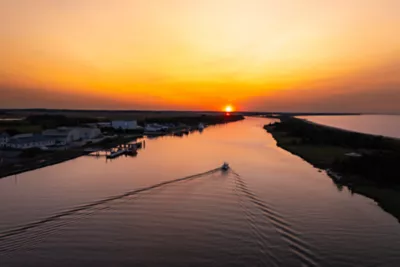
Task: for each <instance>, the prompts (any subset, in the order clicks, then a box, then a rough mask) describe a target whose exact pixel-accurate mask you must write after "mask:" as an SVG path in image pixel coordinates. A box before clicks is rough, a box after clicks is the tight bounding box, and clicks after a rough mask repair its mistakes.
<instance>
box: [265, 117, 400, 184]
mask: <svg viewBox="0 0 400 267" xmlns="http://www.w3.org/2000/svg"><path fill="white" fill-rule="evenodd" d="M268 127H274V131H277V132H284V133H286V134H287V135H288V136H290V137H294V138H296V140H299V139H300V140H301V141H300V142H297V141H292V143H291V144H292V145H298V144H306V145H315V146H324V145H327V146H339V147H345V148H351V149H354V150H357V151H362V156H361V157H340V158H337V159H335V160H334V162H333V164H332V166H331V167H332V169H333V170H335V171H337V172H340V173H345V174H351V175H358V176H361V177H363V178H366V179H368V180H371V181H374V182H376V183H379V184H381V185H399V184H400V175H399V166H398V165H399V164H400V141H398V140H394V139H390V138H384V137H382V136H374V135H368V134H362V133H355V132H350V131H345V130H340V129H335V128H330V127H325V126H322V125H317V124H313V123H309V122H306V121H304V120H300V119H296V118H293V117H281V122H277V123H274V124H272V125H268V126H266V127H265V128H268ZM322 149H323V148H322Z"/></svg>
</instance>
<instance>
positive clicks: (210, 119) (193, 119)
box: [141, 114, 244, 126]
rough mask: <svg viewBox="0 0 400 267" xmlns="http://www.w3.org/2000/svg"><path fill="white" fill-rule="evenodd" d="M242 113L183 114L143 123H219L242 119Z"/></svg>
mask: <svg viewBox="0 0 400 267" xmlns="http://www.w3.org/2000/svg"><path fill="white" fill-rule="evenodd" d="M242 119H244V117H243V116H242V115H232V114H231V115H205V114H203V115H199V116H182V117H163V118H148V119H146V120H145V121H143V122H141V124H145V123H173V124H178V123H183V124H186V125H189V126H197V125H198V124H199V123H205V124H208V125H212V124H219V123H225V122H232V121H238V120H242Z"/></svg>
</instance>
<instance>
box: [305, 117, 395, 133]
mask: <svg viewBox="0 0 400 267" xmlns="http://www.w3.org/2000/svg"><path fill="white" fill-rule="evenodd" d="M301 118H303V119H307V120H310V121H312V122H315V123H319V124H324V125H328V126H332V127H336V128H341V129H345V130H349V131H354V132H360V133H367V134H374V135H382V136H388V137H395V138H400V115H359V116H303V117H301Z"/></svg>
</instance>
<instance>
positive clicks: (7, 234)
mask: <svg viewBox="0 0 400 267" xmlns="http://www.w3.org/2000/svg"><path fill="white" fill-rule="evenodd" d="M218 171H221V168H220V167H219V168H215V169H212V170H209V171H206V172H202V173H198V174H194V175H190V176H186V177H183V178H178V179H174V180H169V181H165V182H161V183H158V184H154V185H151V186H148V187H143V188H139V189H135V190H132V191H128V192H126V193H123V194H120V195H116V196H112V197H108V198H105V199H101V200H98V201H95V202H92V203H89V204H85V205H81V206H77V207H75V208H72V209H69V210H66V211H63V212H60V213H57V214H55V215H53V216H50V217H47V218H44V219H41V220H38V221H35V222H31V223H28V224H25V225H21V226H18V227H16V228H14V229H11V230H7V231H4V232H1V233H0V253H7V252H12V251H15V250H17V249H20V248H21V247H22V246H24V245H29V244H32V243H36V242H38V241H40V240H41V239H43V238H44V237H45V236H47V235H49V234H50V233H52V232H54V231H56V230H57V229H59V228H60V227H62V226H65V225H66V224H68V222H67V221H65V220H63V221H61V220H60V219H62V218H64V217H68V216H71V215H78V216H87V215H90V214H91V213H85V214H80V212H82V211H86V212H87V211H88V210H91V211H92V212H96V211H97V210H102V209H106V208H108V207H104V206H103V207H101V206H102V205H104V204H107V203H109V202H112V201H116V200H121V199H124V198H126V197H130V196H134V195H137V194H139V193H143V192H147V191H150V190H153V189H157V188H160V187H163V186H167V185H170V184H173V183H177V182H182V181H187V180H191V179H195V178H200V177H202V176H205V175H210V174H213V173H215V172H218Z"/></svg>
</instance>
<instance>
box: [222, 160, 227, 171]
mask: <svg viewBox="0 0 400 267" xmlns="http://www.w3.org/2000/svg"><path fill="white" fill-rule="evenodd" d="M221 169H222V170H223V171H227V170H229V164H228V163H226V162H224V164H222V167H221Z"/></svg>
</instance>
